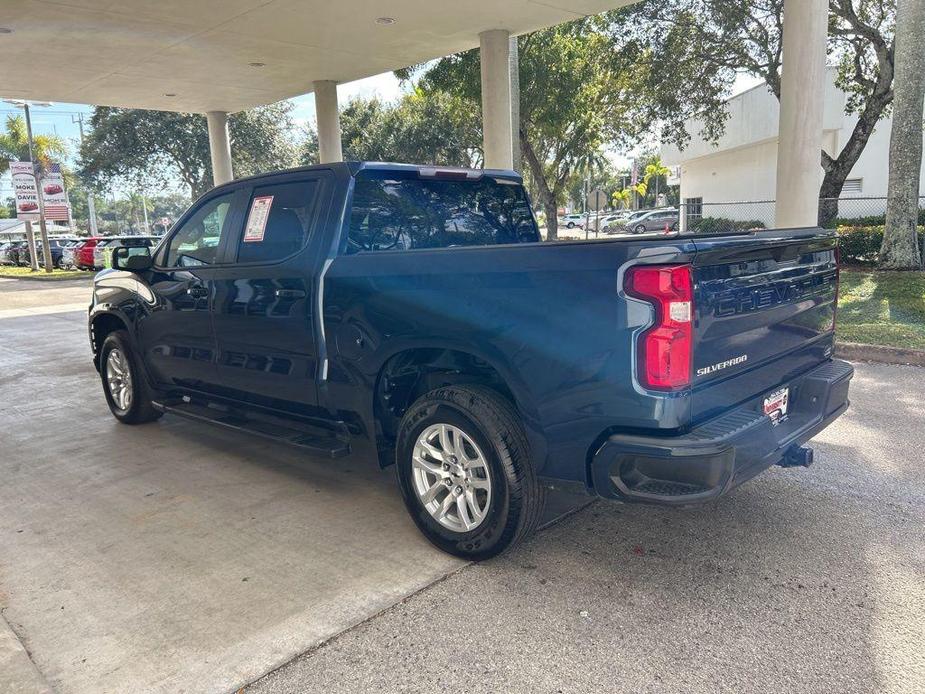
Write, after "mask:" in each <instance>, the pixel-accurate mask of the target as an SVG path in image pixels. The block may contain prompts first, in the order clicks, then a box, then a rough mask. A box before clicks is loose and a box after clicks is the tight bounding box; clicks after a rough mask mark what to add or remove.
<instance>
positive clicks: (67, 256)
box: [59, 239, 86, 270]
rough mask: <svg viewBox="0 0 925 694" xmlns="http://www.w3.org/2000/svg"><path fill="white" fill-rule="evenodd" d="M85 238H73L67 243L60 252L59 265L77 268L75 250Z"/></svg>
mask: <svg viewBox="0 0 925 694" xmlns="http://www.w3.org/2000/svg"><path fill="white" fill-rule="evenodd" d="M85 240H86V239H73V240H72V241H71V242H70V243H68V244H67V245H66V246H65V247H64V250H63V252H62V253H61V264H60V265H59V267H61V268H63V269H66V270H73V269H75V268H77V251H78V249H79V248H80V247H81V246H82V245H83V243H84V241H85Z"/></svg>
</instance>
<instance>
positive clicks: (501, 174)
mask: <svg viewBox="0 0 925 694" xmlns="http://www.w3.org/2000/svg"><path fill="white" fill-rule="evenodd" d="M325 169H327V170H332V171H335V172H340V173H342V174H346V175H348V176H357V175H358V174H359V173H361V172H363V171H395V172H420V171H425V170H434V169H436V170H437V171H475V172H477V173H478V174H479V175H480V177H483V176H489V177H491V178H505V179H508V180H513V181H517V182H523V177H522V176H521V175H520V174H519V173H517V172H516V171H513V170H511V169H466V168H463V167H459V166H436V165H434V164H399V163H397V162H387V161H338V162H332V163H330V164H314V165H312V166H298V167H294V168H291V169H280V170H278V171H268V172H265V173H260V174H255V175H253V176H243V177H241V178H236V179H234V180H233V181H229V182H228V183H224V184H222V185H221V186H216V187H215V188H213V189H212V191H214V190H215V189H216V188H223V187H225V186H232V185H237V184H240V183H242V182H248V181H260V180H263V179H266V178H272V177H275V176H281V175H286V174H294V173H299V172H301V171H305V172H308V171H322V170H325ZM210 192H211V191H210Z"/></svg>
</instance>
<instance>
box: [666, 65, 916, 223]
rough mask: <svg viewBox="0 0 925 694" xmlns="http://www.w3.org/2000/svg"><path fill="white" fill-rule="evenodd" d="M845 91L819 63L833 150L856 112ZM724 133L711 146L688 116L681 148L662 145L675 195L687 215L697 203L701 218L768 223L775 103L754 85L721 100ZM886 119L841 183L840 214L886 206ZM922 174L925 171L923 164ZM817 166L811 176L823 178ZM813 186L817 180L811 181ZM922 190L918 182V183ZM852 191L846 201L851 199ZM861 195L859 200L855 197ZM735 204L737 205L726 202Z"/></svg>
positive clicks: (828, 144) (773, 183)
mask: <svg viewBox="0 0 925 694" xmlns="http://www.w3.org/2000/svg"><path fill="white" fill-rule="evenodd" d="M846 99H847V95H846V94H845V92H843V91H841V90H840V89H838V87H836V86H835V69H834V68H828V69H827V70H826V85H825V103H824V108H823V140H822V141H823V148H824V149H825V150H826V151H827V152H828V153H829V154H831V155H833V156H835V155H836V154H838V152H839V151H841V148H842V147H843V146H844V144H845V142H846V141H847V139H848V138H849V136H850V135H851V131H852V130H853V128H854V126H855V124H856V123H857V117H855V116H853V115H848V114H846V113H845V101H846ZM728 107H729V119H728V120H727V122H726V132H725V134H724V135H723V136H722V137H721V138H720V139H719V142H717V143H716V144H715V145H714V144H711V143H709V142H705V141H704V140H702V139H700V138H698V133H699V132H700V130H701V126H700V124H699V123H697V122H691V123H688V128H689V132H691V134H692V135H693V139H692V141H691V143H690V144H689V145H688V146H687V148H685V149H684V150H683V151H679V150H678V148H677V147H674V146H663V147H662V149H661V156H662V161H663V163H664V164H665V165H666V166H670V167H679V168H680V182H681V199H682V200H683V201H685V202H686V203H687V208H688V209H689V210H691V212H692V213H693V214H697V212H698V211H699V205H700V203H703V211H702V214H703V216H705V217H725V218H727V219H735V220H746V219H749V220H750V219H757V220H761V221H764V222H765V224H767V225H768V226H770V225H771V223H772V222H773V219H774V203H773V201H774V200H775V198H776V197H777V191H776V187H777V136H778V119H779V117H780V104H779V103H778V101H777V99H776V98H775V97H774V95H773V94H772V93H771V91H770V90H769V89H768V87H767V85H764V84H761V85H758V86H757V87H753V88H752V89H749V90H748V91H746V92H743V93H742V94H739V95H737V96H735V97H733V98H731V99H730V100H729V101H728ZM890 126H891V119H890V118H884V119H883V120H881V121H880V122H879V123H878V124H877V127H876V129H875V131H874V133H873V134H872V135H871V137H870V139H869V140H868V142H867V146H866V147H865V148H864V152H863V153H862V154H861V157H860V159H858V162H857V164H855V166H854V168H853V169H852V170H851V174H850V175H849V177H848V179H847V181H846V182H845V186H844V188H843V190H842V196H841V200H842V201H841V202H840V203H839V216H841V217H855V216H865V215H873V214H882V213H883V212H884V211H885V209H886V201H885V200H882V199H879V200H878V199H871V198H885V197H886V193H887V172H888V161H889V152H890ZM922 174H923V175H925V166H923V169H922ZM822 175H823V171H822V166H821V165H820V166H819V170H818V183H819V184H821V183H822ZM817 188H818V186H817ZM923 190H925V186H923ZM851 198H854V200H853V201H851V200H850V199H851ZM858 198H863V199H858ZM733 203H736V204H733Z"/></svg>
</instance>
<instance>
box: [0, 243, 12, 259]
mask: <svg viewBox="0 0 925 694" xmlns="http://www.w3.org/2000/svg"><path fill="white" fill-rule="evenodd" d="M12 245H13V241H0V265H9V264H10V262H9V258H8V251H9V248H10V246H12Z"/></svg>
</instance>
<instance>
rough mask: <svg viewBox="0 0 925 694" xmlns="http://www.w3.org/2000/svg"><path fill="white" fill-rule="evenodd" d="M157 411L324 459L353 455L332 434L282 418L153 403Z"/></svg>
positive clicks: (179, 403)
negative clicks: (222, 428)
mask: <svg viewBox="0 0 925 694" xmlns="http://www.w3.org/2000/svg"><path fill="white" fill-rule="evenodd" d="M151 405H152V406H153V407H154V409H156V410H159V411H160V412H164V413H165V414H175V415H179V416H180V417H186V418H187V419H193V420H196V421H198V422H206V423H208V424H215V425H217V426H220V427H224V428H225V429H232V430H234V431H243V432H245V433H248V434H253V435H254V436H259V437H261V438H264V439H270V440H271V441H278V442H279V443H285V444H288V445H290V446H295V447H296V448H300V449H302V450H303V451H306V452H307V453H310V454H312V455H317V456H319V457H323V458H343V457H344V456H346V455H348V454H349V453H350V444H349V443H347V442H346V441H344V440H342V439H341V438H338V437H337V436H336V435H335V433H334V432H333V431H328V430H326V429H323V428H321V427H317V426H311V425H307V424H301V423H300V422H296V421H289V420H282V419H281V418H276V417H273V418H270V417H256V416H254V417H252V416H249V415H247V414H243V413H241V412H237V411H234V410H230V409H225V408H220V407H217V406H211V405H208V404H200V403H197V402H191V401H189V400H187V399H185V398H184V399H183V400H167V401H164V402H157V401H153V402H152V403H151Z"/></svg>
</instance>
